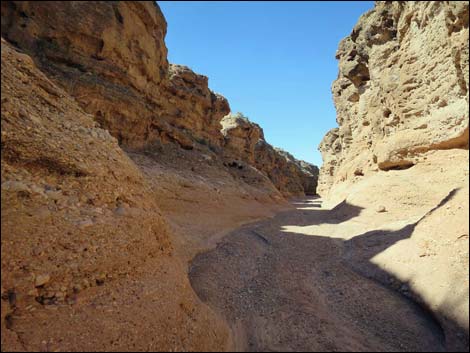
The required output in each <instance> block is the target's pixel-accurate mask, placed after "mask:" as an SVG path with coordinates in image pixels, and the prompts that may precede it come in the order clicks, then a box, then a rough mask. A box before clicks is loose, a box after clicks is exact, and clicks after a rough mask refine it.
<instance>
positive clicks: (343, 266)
mask: <svg viewBox="0 0 470 353" xmlns="http://www.w3.org/2000/svg"><path fill="white" fill-rule="evenodd" d="M294 205H295V206H296V208H295V209H294V210H292V211H287V212H282V213H280V214H278V215H277V216H276V217H275V218H273V219H269V220H265V221H261V222H258V223H254V224H251V225H247V226H244V227H242V228H240V229H238V230H236V231H234V232H232V233H230V234H229V235H228V236H227V237H226V238H225V239H224V240H223V241H222V242H221V243H220V244H219V245H218V246H217V248H216V249H214V250H212V251H209V252H207V253H203V254H200V255H199V256H197V257H196V258H195V259H194V261H193V263H192V265H191V269H190V280H191V283H192V286H193V288H194V289H195V291H196V292H197V294H198V295H199V297H200V298H201V299H202V300H203V301H204V302H206V303H207V304H208V305H209V306H211V307H212V308H213V309H214V310H215V311H216V312H218V313H220V314H221V315H222V316H223V317H224V318H225V319H226V320H227V321H228V322H229V324H230V326H231V327H232V334H233V341H234V349H235V350H238V351H240V350H243V351H246V350H248V351H311V350H314V351H442V350H444V349H445V347H444V341H445V339H444V335H443V333H442V329H441V328H440V326H439V325H438V324H437V322H436V321H435V320H434V319H433V318H432V317H431V316H430V315H429V314H428V313H427V312H425V311H424V310H423V309H421V308H420V307H419V306H418V305H417V304H415V303H414V302H413V301H411V300H410V299H408V298H407V297H406V296H404V295H402V294H400V293H399V292H397V291H394V290H392V289H390V288H387V287H385V286H383V285H381V284H380V283H379V282H378V281H375V280H374V279H370V278H366V276H363V275H361V274H359V272H358V271H354V270H353V269H352V267H351V265H350V264H351V263H353V262H355V263H361V262H364V261H366V260H368V259H365V258H364V257H365V256H370V254H369V253H366V252H361V251H358V249H355V251H350V250H351V249H352V248H354V243H353V242H351V241H347V240H345V239H342V238H338V237H325V236H316V235H315V234H314V233H313V231H312V229H313V228H312V227H317V228H315V229H317V230H318V227H322V226H323V225H325V226H328V225H330V226H331V225H332V224H340V223H343V225H344V224H345V223H346V222H353V221H354V217H356V216H357V215H358V214H359V213H360V211H361V210H360V208H359V207H356V206H354V205H349V204H347V203H342V204H340V205H339V206H337V207H335V208H334V209H333V210H328V209H322V208H321V200H320V199H314V198H309V199H305V200H301V201H297V202H295V203H294ZM356 238H358V239H360V236H358V237H356ZM353 239H354V238H353ZM361 257H362V258H361Z"/></svg>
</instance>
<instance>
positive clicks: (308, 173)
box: [222, 113, 318, 195]
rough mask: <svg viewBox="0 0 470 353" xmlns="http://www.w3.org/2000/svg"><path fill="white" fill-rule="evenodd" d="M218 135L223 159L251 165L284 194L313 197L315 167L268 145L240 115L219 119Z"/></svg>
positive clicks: (260, 129)
mask: <svg viewBox="0 0 470 353" xmlns="http://www.w3.org/2000/svg"><path fill="white" fill-rule="evenodd" d="M222 134H223V135H224V139H225V142H224V155H225V157H226V158H228V159H237V158H239V159H241V161H244V162H246V163H248V164H250V165H253V166H255V167H256V169H258V170H259V171H261V172H262V173H264V174H265V175H266V176H268V178H269V179H270V180H271V181H272V182H273V184H274V185H275V186H276V188H277V189H278V190H279V191H281V193H283V194H285V195H302V194H304V193H305V194H307V195H315V194H316V189H317V180H318V168H317V167H316V166H314V165H312V164H310V163H307V162H304V161H299V160H297V159H295V158H294V156H292V155H291V154H289V153H288V152H285V151H283V150H281V149H279V148H275V147H273V146H271V145H270V144H269V143H267V142H266V140H265V139H264V133H263V129H262V128H261V127H260V126H259V125H258V124H255V123H253V122H251V121H249V119H248V118H246V117H244V116H243V115H242V114H240V113H237V114H229V115H227V116H225V117H224V118H223V119H222ZM231 163H237V161H235V162H231Z"/></svg>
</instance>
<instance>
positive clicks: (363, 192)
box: [318, 1, 469, 350]
mask: <svg viewBox="0 0 470 353" xmlns="http://www.w3.org/2000/svg"><path fill="white" fill-rule="evenodd" d="M468 24H469V5H468V2H463V1H462V2H461V1H453V2H437V1H431V2H418V1H411V2H398V1H396V2H395V1H385V2H383V1H378V2H376V4H375V7H374V9H372V10H371V11H369V12H367V13H366V14H364V15H363V16H362V17H361V18H360V19H359V21H358V23H357V25H356V26H355V27H354V29H353V31H352V33H351V34H350V36H348V37H346V38H345V39H343V40H342V41H341V42H340V44H339V48H338V51H337V54H336V57H337V59H338V60H339V74H338V78H337V80H336V81H335V82H334V83H333V85H332V93H333V99H334V103H335V106H336V110H337V123H338V127H337V128H334V129H332V130H330V131H329V132H328V133H327V134H326V135H325V136H324V138H323V140H322V142H321V143H320V146H319V150H320V151H321V153H322V156H323V162H324V163H323V166H322V168H321V170H320V177H319V187H318V189H319V193H320V195H322V196H325V199H326V200H327V202H329V203H330V204H333V205H334V204H337V203H338V202H347V203H348V204H351V205H354V207H360V208H362V209H363V210H364V211H363V212H362V213H363V214H367V213H368V212H370V213H375V214H376V215H378V214H383V215H385V216H384V217H383V218H385V217H387V218H388V220H387V221H384V220H382V221H381V224H380V225H376V226H375V227H376V229H375V230H372V231H370V232H369V233H367V234H368V236H369V240H368V241H369V242H364V243H363V242H362V240H361V239H360V237H355V238H352V240H351V243H356V242H357V243H358V244H359V243H361V245H360V247H361V249H365V250H366V251H368V252H370V253H371V255H370V256H369V258H368V260H367V261H364V262H363V263H355V264H354V265H353V266H354V267H355V268H356V269H357V270H358V271H360V272H361V273H363V274H367V275H368V276H370V277H373V278H375V279H376V280H378V281H380V282H382V283H383V284H384V285H387V286H390V285H391V284H392V285H393V280H392V281H391V280H390V279H386V276H385V274H393V275H395V276H397V278H400V279H401V280H404V281H406V282H407V285H405V286H403V285H402V286H401V287H400V288H399V290H400V291H402V292H404V294H405V295H407V296H409V297H412V298H413V299H414V300H415V301H416V302H418V303H420V304H421V305H423V306H424V307H426V308H427V309H429V310H430V311H431V312H432V313H433V315H434V316H435V318H436V319H437V321H438V323H439V325H440V326H441V328H442V329H443V335H444V337H445V342H446V344H447V347H448V349H449V350H454V349H459V350H462V349H463V350H465V349H466V350H468V334H465V332H468V326H469V322H468V317H469V316H468V301H469V294H468V293H469V292H468V281H467V280H466V278H467V277H468V269H469V264H468V201H463V200H466V199H467V198H468V192H469V188H468V175H469V174H468V163H469V162H468V160H469V157H468V147H469V130H468V123H469V106H468V104H469V91H468V80H469V71H468V69H469V45H468V40H469V28H468ZM439 200H441V201H439ZM426 208H427V209H428V211H427V212H426V211H425V210H426ZM417 216H418V217H420V218H416V217H417ZM376 217H377V218H379V216H376ZM416 219H418V221H416ZM355 221H356V222H357V223H358V224H360V223H364V222H363V221H362V220H361V216H358V217H356V218H355ZM368 222H369V223H365V224H367V225H368V226H372V224H373V222H372V221H368ZM403 224H408V225H407V226H406V227H403V228H402V230H400V231H398V232H397V233H395V236H396V235H397V234H398V235H400V241H398V242H396V243H394V242H393V241H390V239H393V237H394V235H393V233H390V230H391V229H395V227H397V226H400V227H402V225H403ZM377 227H380V229H379V230H377ZM404 230H406V232H403V231H404ZM402 232H403V233H402ZM382 234H383V235H386V237H383V239H381V235H382ZM389 241H390V243H388V245H387V242H389ZM374 247H375V248H376V250H375V252H374V251H373V250H372V249H373V248H374ZM431 249H432V250H431ZM372 253H374V254H373V255H372ZM371 264H375V265H378V266H379V268H380V269H381V271H382V270H383V272H382V273H381V274H379V272H380V271H377V272H376V273H374V272H371V271H370V268H371ZM366 267H367V268H368V270H365V268H366ZM457 347H458V348H457ZM462 347H464V348H462ZM465 347H466V348H465Z"/></svg>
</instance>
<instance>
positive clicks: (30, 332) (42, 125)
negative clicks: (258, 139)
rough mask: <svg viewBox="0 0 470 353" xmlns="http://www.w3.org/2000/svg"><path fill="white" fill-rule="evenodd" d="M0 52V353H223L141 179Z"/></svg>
mask: <svg viewBox="0 0 470 353" xmlns="http://www.w3.org/2000/svg"><path fill="white" fill-rule="evenodd" d="M1 55H2V79H1V85H2V97H1V99H2V112H1V114H2V115H1V117H2V119H1V123H2V163H1V168H2V186H1V187H2V193H1V195H2V199H1V205H2V213H1V214H2V221H1V228H2V247H1V251H2V254H1V258H2V281H1V285H2V288H1V291H2V303H1V305H2V321H1V325H2V331H1V332H2V336H1V340H2V350H9V351H11V350H18V351H21V350H33V351H39V350H47V351H50V350H55V349H58V348H60V349H63V350H83V349H84V350H106V349H110V347H113V348H114V349H118V350H122V349H124V350H125V349H129V348H131V347H133V348H134V349H139V350H148V349H151V347H152V346H153V347H159V349H182V350H184V349H190V348H192V349H198V348H197V347H199V349H220V348H221V347H223V346H224V345H225V344H226V342H227V329H226V328H225V329H224V324H223V323H222V322H219V324H217V325H215V326H214V323H215V322H218V321H217V318H216V317H215V315H214V314H212V313H211V312H209V311H208V310H207V308H205V307H204V306H203V305H202V304H201V303H200V302H199V300H198V299H197V298H196V296H195V295H194V293H193V291H192V289H191V287H190V285H189V283H188V280H187V276H186V271H185V266H184V262H182V261H181V259H179V258H178V257H176V256H175V254H176V250H175V247H174V245H173V242H174V241H172V239H171V235H170V234H171V231H170V228H169V226H168V222H167V221H166V220H165V219H164V216H163V215H162V213H161V211H160V209H159V204H158V203H157V201H158V199H157V197H156V194H155V192H153V190H152V187H151V185H150V184H149V182H148V181H147V180H146V178H145V175H144V174H143V173H142V172H141V171H140V170H139V168H138V167H137V166H136V165H135V164H134V163H133V162H132V160H131V159H129V157H128V156H127V155H126V154H125V153H124V152H123V151H122V149H121V148H120V147H119V146H118V143H117V140H116V139H115V138H114V137H112V136H111V135H110V134H109V133H108V132H107V131H106V130H103V129H101V128H99V127H97V123H96V122H95V121H94V120H93V116H91V115H89V114H87V113H85V112H84V111H83V110H82V109H81V108H80V107H79V106H78V105H77V103H76V101H75V100H74V99H73V98H71V97H70V96H69V95H68V94H67V92H65V91H64V90H63V89H61V88H60V87H58V86H56V85H54V84H53V83H52V82H51V81H50V80H49V79H48V78H47V77H46V76H45V75H44V74H43V73H42V72H40V71H39V70H38V69H37V68H36V66H35V65H34V63H33V61H32V60H31V58H30V57H29V56H27V55H26V54H24V53H21V52H19V51H17V50H16V49H15V48H13V47H12V46H11V45H9V44H8V43H5V42H4V41H2V45H1ZM152 303H153V304H152ZM155 303H158V305H156V304H155ZM191 317H197V318H198V322H197V323H196V322H195V321H194V320H192V319H191ZM85 322H86V325H84V323H85ZM156 327H159V328H160V330H158V331H157V332H156V331H155V328H156ZM123 332H126V334H125V335H123V334H122V333H123ZM181 337H185V340H184V341H181ZM178 347H179V348H178Z"/></svg>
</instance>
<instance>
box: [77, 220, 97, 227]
mask: <svg viewBox="0 0 470 353" xmlns="http://www.w3.org/2000/svg"><path fill="white" fill-rule="evenodd" d="M75 224H76V225H77V226H78V227H80V228H86V227H89V226H92V225H93V221H92V220H91V219H89V218H88V219H84V220H81V221H77V222H76V223H75Z"/></svg>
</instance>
